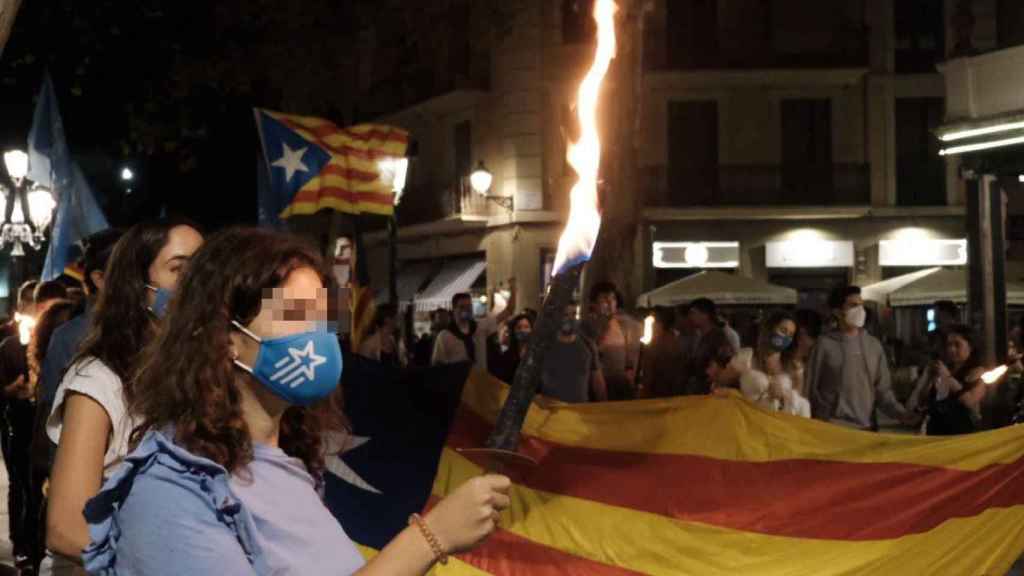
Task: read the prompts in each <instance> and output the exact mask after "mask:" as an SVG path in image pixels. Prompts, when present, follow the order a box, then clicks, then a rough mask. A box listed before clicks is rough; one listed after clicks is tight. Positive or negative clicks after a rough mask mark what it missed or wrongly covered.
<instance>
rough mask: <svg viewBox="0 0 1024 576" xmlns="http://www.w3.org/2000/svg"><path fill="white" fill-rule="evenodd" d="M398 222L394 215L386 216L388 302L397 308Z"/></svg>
mask: <svg viewBox="0 0 1024 576" xmlns="http://www.w3.org/2000/svg"><path fill="white" fill-rule="evenodd" d="M397 267H398V223H397V221H396V218H395V215H394V214H392V215H391V216H390V217H389V218H388V302H390V303H391V305H392V306H395V309H396V310H397V308H398V277H397V276H396V274H395V270H396V268H397Z"/></svg>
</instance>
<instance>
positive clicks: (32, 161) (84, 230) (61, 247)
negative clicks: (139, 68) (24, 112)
mask: <svg viewBox="0 0 1024 576" xmlns="http://www.w3.org/2000/svg"><path fill="white" fill-rule="evenodd" d="M28 162H29V164H28V177H29V179H30V180H32V181H34V182H36V183H38V184H40V185H42V186H45V187H47V188H49V189H50V190H51V191H52V193H53V196H54V199H55V200H56V201H57V214H56V216H55V217H54V219H53V231H52V232H51V234H50V247H49V249H48V250H47V252H46V263H45V264H44V265H43V280H52V279H54V278H56V277H58V276H60V275H61V274H63V273H64V268H65V266H67V265H68V264H69V262H68V252H69V251H70V250H71V247H72V246H74V245H75V244H76V243H77V242H79V241H80V240H81V239H83V238H85V237H86V236H89V235H90V234H93V233H95V232H99V231H100V230H103V229H105V228H109V225H108V224H107V219H106V217H105V216H104V215H103V211H102V210H101V209H100V207H99V204H98V203H97V202H96V198H95V196H93V193H92V188H91V187H90V186H89V183H88V182H87V181H86V179H85V174H83V173H82V169H81V168H79V167H78V164H77V163H75V162H74V161H73V160H72V159H71V154H70V152H69V151H68V144H67V140H66V139H65V138H64V122H63V121H62V120H61V117H60V109H59V108H58V106H57V96H56V94H55V93H54V90H53V82H52V81H51V80H50V75H49V74H46V75H45V76H44V77H43V86H42V89H41V90H40V93H39V102H38V103H37V104H36V111H35V114H34V115H33V116H32V129H31V130H29V134H28Z"/></svg>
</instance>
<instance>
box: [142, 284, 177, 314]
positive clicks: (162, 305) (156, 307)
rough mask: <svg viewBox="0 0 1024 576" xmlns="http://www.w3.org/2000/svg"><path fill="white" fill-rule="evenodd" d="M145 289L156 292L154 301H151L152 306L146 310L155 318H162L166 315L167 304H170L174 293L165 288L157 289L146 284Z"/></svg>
mask: <svg viewBox="0 0 1024 576" xmlns="http://www.w3.org/2000/svg"><path fill="white" fill-rule="evenodd" d="M146 288H148V289H150V290H152V291H153V292H156V300H154V301H153V305H152V306H146V310H149V311H150V312H152V313H153V315H154V316H156V317H157V318H163V317H164V314H166V313H167V304H169V303H170V302H171V296H174V292H173V291H171V290H168V289H167V288H157V287H156V286H152V285H149V284H146Z"/></svg>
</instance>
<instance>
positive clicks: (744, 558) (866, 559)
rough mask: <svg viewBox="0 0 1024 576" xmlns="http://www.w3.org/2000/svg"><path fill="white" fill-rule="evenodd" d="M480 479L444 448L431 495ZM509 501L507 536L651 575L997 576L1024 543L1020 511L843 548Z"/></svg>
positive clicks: (571, 503)
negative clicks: (508, 534) (989, 575)
mask: <svg viewBox="0 0 1024 576" xmlns="http://www.w3.org/2000/svg"><path fill="white" fill-rule="evenodd" d="M483 472H484V471H483V469H481V468H480V467H478V466H477V465H475V464H473V463H472V462H470V461H469V460H467V459H466V458H465V457H463V456H461V455H459V454H457V453H456V452H455V451H453V450H451V449H448V448H445V450H444V453H443V454H442V456H441V462H440V465H439V467H438V473H437V477H436V480H435V482H434V487H433V494H434V495H435V496H437V497H444V496H445V495H447V494H449V493H451V492H452V491H453V490H454V489H456V488H458V487H459V486H461V485H462V484H463V483H464V482H466V481H467V480H469V479H471V478H473V477H475V476H479V475H480V474H482V473H483ZM622 473H623V474H629V473H630V471H629V470H628V469H626V470H622ZM581 480H584V479H581ZM756 484H757V482H756V479H751V488H750V489H751V490H756V489H757V485H756ZM664 489H666V490H671V489H677V490H686V486H685V479H683V478H666V479H664ZM809 489H810V487H809ZM511 497H512V506H511V507H510V508H509V510H507V511H506V512H505V514H504V516H503V518H502V527H503V528H505V529H506V530H508V531H510V532H512V533H514V534H517V535H519V536H522V537H524V538H526V539H528V540H530V541H532V542H535V543H537V544H540V545H543V546H549V547H552V548H556V549H558V550H562V551H564V552H567V553H569V554H573V555H575V556H580V557H583V558H589V559H591V560H594V561H598V562H602V563H605V564H611V565H614V566H619V567H622V568H627V569H631V570H635V571H639V572H643V573H647V574H654V575H660V574H664V575H679V574H695V575H700V576H735V575H737V574H757V575H759V576H795V575H810V574H814V575H818V576H854V575H858V576H859V575H863V574H879V575H888V574H893V575H896V574H907V575H918V574H921V575H939V574H950V575H954V574H955V575H965V576H966V575H972V574H977V575H979V576H980V575H982V574H993V575H995V574H999V575H1002V574H1005V573H1006V571H1007V570H1008V569H1009V567H1010V565H1011V564H1012V563H1013V561H1014V559H1015V557H1016V556H1015V554H1010V555H1007V553H1006V552H1007V551H1008V550H1016V549H1018V548H1019V547H1020V542H1021V541H1022V539H1024V522H1021V519H1022V514H1024V507H1021V506H1017V507H1013V508H1006V509H989V510H987V511H985V512H983V513H982V514H980V515H978V516H974V517H971V518H957V519H953V520H949V521H947V522H945V523H944V524H942V525H941V526H939V527H938V528H936V529H934V530H931V531H929V532H927V533H923V534H913V535H908V536H902V537H900V538H893V539H887V540H874V541H845V540H831V539H809V538H791V537H784V536H772V535H765V534H759V533H753V532H745V531H740V530H733V529H729V528H722V527H717V526H711V525H707V524H700V523H696V522H686V521H680V520H675V519H672V518H668V517H665V516H661V515H658V514H651V513H646V512H640V511H635V510H631V509H628V508H621V507H617V506H609V505H605V504H601V503H598V502H593V501H590V500H584V499H580V498H574V497H570V496H564V495H560V494H553V493H549V492H544V491H540V490H533V489H530V488H525V487H523V486H521V485H515V486H513V489H512V492H511ZM913 504H914V503H912V502H908V503H907V505H908V506H912V505H913ZM822 513H823V514H827V513H828V512H827V510H823V511H822ZM523 560H524V562H527V565H528V559H523ZM462 573H463V572H458V571H456V572H446V571H440V572H438V574H462Z"/></svg>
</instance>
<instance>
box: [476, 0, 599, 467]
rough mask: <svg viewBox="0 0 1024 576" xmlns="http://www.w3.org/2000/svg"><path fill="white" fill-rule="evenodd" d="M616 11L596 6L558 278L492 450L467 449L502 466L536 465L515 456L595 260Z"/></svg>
mask: <svg viewBox="0 0 1024 576" xmlns="http://www.w3.org/2000/svg"><path fill="white" fill-rule="evenodd" d="M616 10H617V7H616V5H615V2H614V1H613V0H596V1H595V2H594V13H593V15H594V20H595V21H596V22H597V50H596V54H595V57H594V62H593V64H592V65H591V68H590V70H589V71H588V72H587V75H586V76H585V77H584V78H583V81H582V82H581V83H580V86H579V90H578V92H577V100H576V114H577V118H578V120H579V127H580V134H579V139H578V140H576V141H575V142H570V143H569V147H568V151H567V159H568V161H569V164H570V165H571V166H572V167H573V170H574V171H575V172H576V175H577V181H576V183H575V184H574V185H573V187H572V191H571V192H570V209H569V218H568V220H567V221H566V224H565V230H563V232H562V236H561V238H559V240H558V252H557V253H556V255H555V264H554V277H553V278H552V280H551V284H550V287H549V290H548V293H547V296H545V298H544V304H543V308H542V310H541V313H540V316H539V318H538V319H537V322H536V324H535V325H534V327H533V333H532V335H531V338H530V342H529V344H528V345H527V348H526V355H525V356H524V357H523V360H522V361H521V362H520V363H519V368H518V370H516V375H515V378H514V379H513V381H512V386H511V390H510V391H509V395H508V398H507V399H506V400H505V404H504V406H503V407H502V409H501V413H500V414H499V415H498V420H497V422H496V423H495V427H494V431H493V432H492V433H491V435H490V437H489V438H488V439H487V444H486V446H487V447H486V448H483V449H471V450H466V451H465V452H467V453H473V452H475V453H478V454H480V455H483V456H485V457H490V458H491V459H493V460H495V461H497V462H498V463H510V462H514V463H531V464H536V462H534V461H533V460H532V459H530V458H529V457H527V456H524V455H522V454H519V453H518V452H516V449H517V448H518V446H519V435H520V432H521V430H522V427H523V421H524V420H525V419H526V413H527V411H528V410H529V408H530V403H531V402H532V401H533V397H534V395H535V394H536V392H537V388H538V385H539V383H540V378H541V371H542V369H543V367H544V358H545V357H546V356H547V351H548V349H549V348H550V347H551V344H552V343H553V342H554V340H555V337H556V335H557V333H558V326H559V324H560V321H561V319H562V316H563V314H564V313H565V307H566V306H567V305H569V303H570V302H571V301H572V296H573V292H574V291H575V289H576V287H577V286H579V282H580V274H581V273H582V271H583V266H584V264H586V263H587V261H588V260H590V255H591V253H592V252H593V250H594V244H595V243H596V242H597V234H598V231H599V230H600V228H601V214H600V212H599V210H598V202H597V185H598V172H599V168H600V166H601V140H600V137H599V135H598V130H597V104H598V96H599V93H600V91H601V84H602V82H603V81H604V77H605V75H606V74H607V73H608V67H609V65H610V64H611V61H612V58H614V57H615V12H616Z"/></svg>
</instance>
